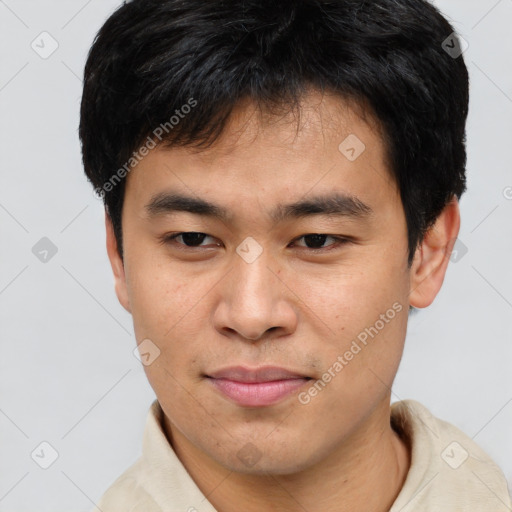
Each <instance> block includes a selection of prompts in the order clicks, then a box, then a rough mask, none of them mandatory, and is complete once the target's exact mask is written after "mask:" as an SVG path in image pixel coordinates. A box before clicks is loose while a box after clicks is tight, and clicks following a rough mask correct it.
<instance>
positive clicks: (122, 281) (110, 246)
mask: <svg viewBox="0 0 512 512" xmlns="http://www.w3.org/2000/svg"><path fill="white" fill-rule="evenodd" d="M105 231H106V234H107V254H108V259H109V260H110V265H111V267H112V272H113V273H114V281H115V290H116V295H117V299H118V300H119V302H120V303H121V306H123V307H124V309H126V311H128V313H131V312H132V311H131V308H130V299H129V296H128V288H127V286H126V276H125V273H124V263H123V260H122V259H121V256H120V255H119V251H118V247H117V240H116V237H115V235H114V226H113V225H112V219H111V218H110V215H109V214H108V213H107V211H106V210H105Z"/></svg>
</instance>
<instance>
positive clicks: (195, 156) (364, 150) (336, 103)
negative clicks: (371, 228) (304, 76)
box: [125, 92, 394, 220]
mask: <svg viewBox="0 0 512 512" xmlns="http://www.w3.org/2000/svg"><path fill="white" fill-rule="evenodd" d="M387 161H388V159H387V148H386V147H385V144H384V140H383V137H381V129H380V126H379V123H378V122H377V121H376V120H375V118H374V117H373V116H372V115H371V113H369V112H368V111H367V110H365V109H363V108H362V107H361V106H360V105H359V104H356V103H354V102H348V101H346V100H343V99H341V98H340V97H339V96H337V95H333V94H330V95H329V94H323V95H321V94H320V93H318V92H312V93H310V94H309V95H307V96H305V97H304V98H303V100H302V102H301V104H300V108H299V110H298V111H293V110H289V109H288V110H287V111H286V110H279V109H277V110H275V109H274V110H273V111H272V112H271V111H269V110H266V109H261V108H259V107H258V106H257V105H255V104H254V103H251V102H250V101H248V100H245V101H243V102H240V103H239V104H238V105H237V107H236V108H235V109H234V110H233V112H232V114H231V116H230V118H229V119H228V121H227V123H226V125H225V127H224V130H223V131H222V133H221V135H220V137H218V139H216V140H215V141H214V143H213V144H212V145H211V146H210V147H207V148H191V147H167V148H166V147H164V146H162V145H160V146H158V147H157V148H156V149H153V150H152V151H150V152H149V154H148V155H147V156H145V157H144V158H143V159H142V160H141V161H140V162H139V163H138V164H137V166H136V167H135V169H134V170H133V171H132V172H130V173H129V175H128V177H127V179H128V182H127V187H126V194H127V196H130V198H131V200H135V201H136V202H137V203H138V204H139V207H142V206H144V207H146V206H147V205H148V202H150V201H152V202H153V205H152V206H150V207H149V209H147V212H148V213H151V211H152V210H153V212H154V211H156V210H157V209H158V204H157V203H158V199H157V196H158V195H159V194H160V196H161V195H162V193H165V191H166V189H170V188H173V189H174V190H175V191H176V190H177V189H180V191H181V192H183V193H186V195H188V196H192V195H194V194H195V195H199V196H201V197H202V198H210V199H212V201H211V202H213V203H222V202H224V203H226V202H227V199H229V198H226V196H227V195H228V196H229V194H231V195H232V194H233V193H235V192H236V194H237V198H238V201H237V200H236V198H233V197H231V200H233V199H234V200H233V201H231V203H232V204H233V205H235V206H236V205H237V204H238V206H243V205H244V200H245V199H248V198H249V197H251V199H252V198H253V197H257V198H259V199H258V200H259V201H265V202H266V203H272V202H274V203H275V205H273V206H274V208H267V210H268V211H272V212H273V214H274V215H272V216H273V218H274V220H275V219H276V217H279V215H280V214H283V213H285V212H286V211H285V210H283V208H280V207H279V205H280V204H283V203H284V201H282V199H283V196H287V199H296V200H298V199H300V198H302V199H305V196H307V195H308V194H310V195H314V196H316V197H319V196H323V197H327V195H328V194H330V193H331V192H333V188H335V187H338V186H339V187H340V188H339V190H338V192H340V193H341V194H343V195H345V196H349V197H352V198H355V201H356V202H357V200H358V199H360V200H361V202H362V203H363V204H364V203H366V204H368V203H367V202H366V201H364V200H362V199H361V198H358V194H357V193H356V192H357V191H358V190H359V192H360V191H361V190H362V189H364V188H366V189H370V188H372V187H373V188H375V187H377V188H379V187H380V190H381V191H384V189H385V187H382V183H379V182H385V183H386V184H387V186H388V187H389V186H393V185H394V183H393V180H392V179H391V174H390V172H389V167H388V165H387ZM125 199H126V198H125ZM164 202H165V201H164ZM142 203H144V204H142ZM286 203H287V204H291V201H286ZM160 206H162V203H161V204H160ZM227 208H228V205H227V204H225V208H224V209H225V210H226V209H227Z"/></svg>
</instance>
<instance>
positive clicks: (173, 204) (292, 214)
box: [145, 192, 373, 223]
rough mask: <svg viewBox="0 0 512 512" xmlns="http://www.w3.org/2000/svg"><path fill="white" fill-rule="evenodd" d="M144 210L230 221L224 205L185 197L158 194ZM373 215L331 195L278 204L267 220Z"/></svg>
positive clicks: (352, 200) (354, 201)
mask: <svg viewBox="0 0 512 512" xmlns="http://www.w3.org/2000/svg"><path fill="white" fill-rule="evenodd" d="M145 210H146V212H147V214H148V215H149V217H150V218H153V217H156V216H160V215H164V214H167V213H174V212H188V213H193V214H196V215H203V216H206V217H212V218H215V219H218V220H221V221H223V222H229V221H230V220H231V219H232V217H233V216H232V214H231V213H230V212H229V210H228V209H226V208H225V207H223V206H220V205H217V204H214V203H211V202H210V201H207V200H205V199H201V198H197V197H192V196H188V195H184V194H178V193H169V192H161V193H158V194H156V195H154V196H153V197H152V198H151V200H150V201H149V203H148V204H146V205H145ZM371 214H373V210H372V208H371V207H370V206H368V205H367V204H365V203H363V202H362V201H361V200H360V199H358V198H357V197H355V196H353V195H350V194H344V193H339V192H335V193H331V194H324V195H320V196H315V197H311V198H309V199H304V200H300V201H297V202H294V203H289V204H285V205H278V206H277V207H276V208H275V209H274V210H273V211H271V212H270V219H271V220H272V221H273V222H275V223H279V222H283V221H285V220H288V219H299V218H304V217H309V216H313V215H324V216H333V217H347V218H364V217H368V216H369V215H371Z"/></svg>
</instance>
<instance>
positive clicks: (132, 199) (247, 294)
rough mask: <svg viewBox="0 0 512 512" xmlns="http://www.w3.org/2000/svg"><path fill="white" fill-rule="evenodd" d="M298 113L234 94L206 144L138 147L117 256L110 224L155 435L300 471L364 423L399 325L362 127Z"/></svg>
mask: <svg viewBox="0 0 512 512" xmlns="http://www.w3.org/2000/svg"><path fill="white" fill-rule="evenodd" d="M300 122H301V124H300V127H299V130H298V131H297V125H296V123H295V118H292V117H291V116H289V117H279V118H277V117H276V118H272V117H263V116H262V115H260V113H259V111H256V110H255V109H254V107H252V106H251V105H250V104H243V105H241V106H240V107H239V108H238V109H237V110H236V112H235V113H234V114H233V116H232V117H231V119H230V123H229V124H228V126H227V127H226V130H225V132H224V133H223V135H222V137H221V139H219V140H218V141H217V142H216V143H215V144H214V146H212V147H211V148H210V149H207V150H204V151H200V152H198V151H197V150H196V151H192V150H190V149H186V148H171V149H163V148H156V149H153V150H152V151H150V152H149V154H148V155H147V156H146V157H145V158H144V159H143V160H142V161H141V162H140V163H139V164H138V165H137V166H136V167H135V169H133V170H132V171H131V173H130V174H129V176H128V178H127V184H126V193H125V199H124V207H123V215H122V225H123V237H124V244H123V248H124V266H123V265H122V263H120V261H119V259H118V258H117V259H116V255H115V254H114V253H115V251H114V249H113V242H112V240H113V237H112V233H111V232H110V235H109V236H110V242H109V243H110V245H111V249H110V252H109V255H110V256H111V261H112V262H113V266H114V272H115V273H116V291H117V294H118V297H119V300H120V301H121V303H122V304H123V305H124V306H125V308H126V309H127V310H128V311H130V312H131V314H132V316H133V322H134V329H135V334H136V339H137V343H141V342H142V341H143V340H150V341H145V342H144V343H146V347H151V350H149V352H150V353H151V354H152V355H150V356H147V358H148V360H150V359H151V360H152V359H153V358H154V357H155V355H156V354H158V356H157V357H156V358H154V360H152V361H151V364H148V365H147V366H145V367H144V368H145V371H146V374H147V377H148V379H149V382H150V384H151V386H152V387H153V389H154V391H155V393H156V396H157V398H158V400H159V402H160V404H161V406H162V409H163V411H164V413H165V415H166V425H167V429H168V433H169V435H171V436H172V437H173V440H174V442H176V443H178V444H180V445H181V446H182V447H183V446H188V447H189V449H190V450H196V451H197V452H198V453H202V454H203V455H205V456H207V458H208V459H209V460H211V461H214V463H216V464H220V465H221V466H223V467H225V468H228V469H230V470H233V471H238V472H246V473H255V474H256V473H262V472H272V473H275V474H287V473H292V472H296V471H300V470H302V469H306V468H308V467H312V466H313V465H314V464H316V463H319V462H320V461H322V460H326V459H327V458H328V457H329V455H330V454H332V453H334V452H335V451H336V450H339V449H340V447H342V446H344V444H346V443H347V442H348V441H349V440H350V439H351V438H353V436H356V435H360V434H361V432H363V431H365V429H366V430H368V428H369V427H368V425H369V424H370V423H369V422H370V421H371V418H372V416H373V415H375V414H376V412H377V411H379V410H384V409H383V407H384V406H385V407H387V408H388V407H389V396H390V395H389V393H390V391H389V390H390V387H391V384H392V381H393V379H394V376H395V373H396V371H397V368H398V364H399V361H400V358H401V354H402V348H403V343H404V338H405V333H406V325H407V312H408V308H409V305H410V296H409V293H410V291H411V272H412V271H413V270H414V268H415V267H414V266H413V269H410V268H408V265H407V254H408V247H407V229H406V221H405V217H404V212H403V207H402V204H401V201H400V197H399V193H398V189H397V186H396V185H395V183H394V181H393V179H392V178H391V174H390V172H389V169H388V168H387V164H386V154H385V148H384V145H383V142H382V139H381V136H380V135H379V132H378V129H377V128H376V126H375V125H374V124H373V123H372V122H371V119H370V118H368V116H367V119H366V121H365V120H363V119H362V118H361V117H360V116H359V115H358V113H357V111H356V110H355V109H353V108H351V107H350V106H349V104H347V103H344V102H343V101H342V100H340V99H339V98H337V97H335V96H327V95H326V96H324V97H320V96H318V95H315V94H311V95H309V96H308V97H307V101H305V103H304V105H303V110H302V112H301V121H300ZM347 137H348V139H347ZM356 137H357V138H356ZM363 144H364V146H363ZM170 195H172V196H174V200H170V199H169V197H168V196H170ZM177 196H186V197H188V198H190V199H191V200H190V201H184V200H181V201H176V198H177ZM336 198H337V199H336ZM194 200H195V201H203V202H208V203H210V206H211V205H216V206H217V209H215V208H208V207H207V206H205V205H204V204H203V205H202V206H201V205H198V204H197V203H193V201H194ZM320 200H327V203H325V201H324V202H323V203H322V201H320ZM294 203H301V204H299V205H295V207H291V206H289V207H288V208H287V205H292V204H294ZM199 206H201V208H200V207H199ZM221 213H222V214H223V216H220V214H221ZM217 214H218V215H217ZM183 233H188V234H185V235H183ZM174 235H175V236H174ZM116 268H117V270H116ZM148 343H149V345H148ZM269 367H272V368H270V369H269ZM276 368H277V369H276ZM252 370H262V371H261V373H257V372H256V373H254V372H252ZM223 372H224V373H223ZM215 377H216V378H215ZM385 410H387V409H385ZM254 460H257V463H256V464H255V463H254Z"/></svg>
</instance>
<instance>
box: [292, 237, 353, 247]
mask: <svg viewBox="0 0 512 512" xmlns="http://www.w3.org/2000/svg"><path fill="white" fill-rule="evenodd" d="M329 238H331V239H332V240H334V243H332V244H329V245H328V246H326V247H322V246H323V245H324V244H325V242H326V239H329ZM302 239H304V242H305V246H304V245H299V247H305V248H306V249H311V250H313V251H317V250H331V249H332V248H335V247H338V246H340V245H343V244H346V243H348V242H349V240H348V239H347V238H343V237H339V236H333V235H325V234H322V233H311V234H308V235H302V236H301V237H299V238H296V239H295V240H302ZM310 246H313V247H310Z"/></svg>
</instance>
